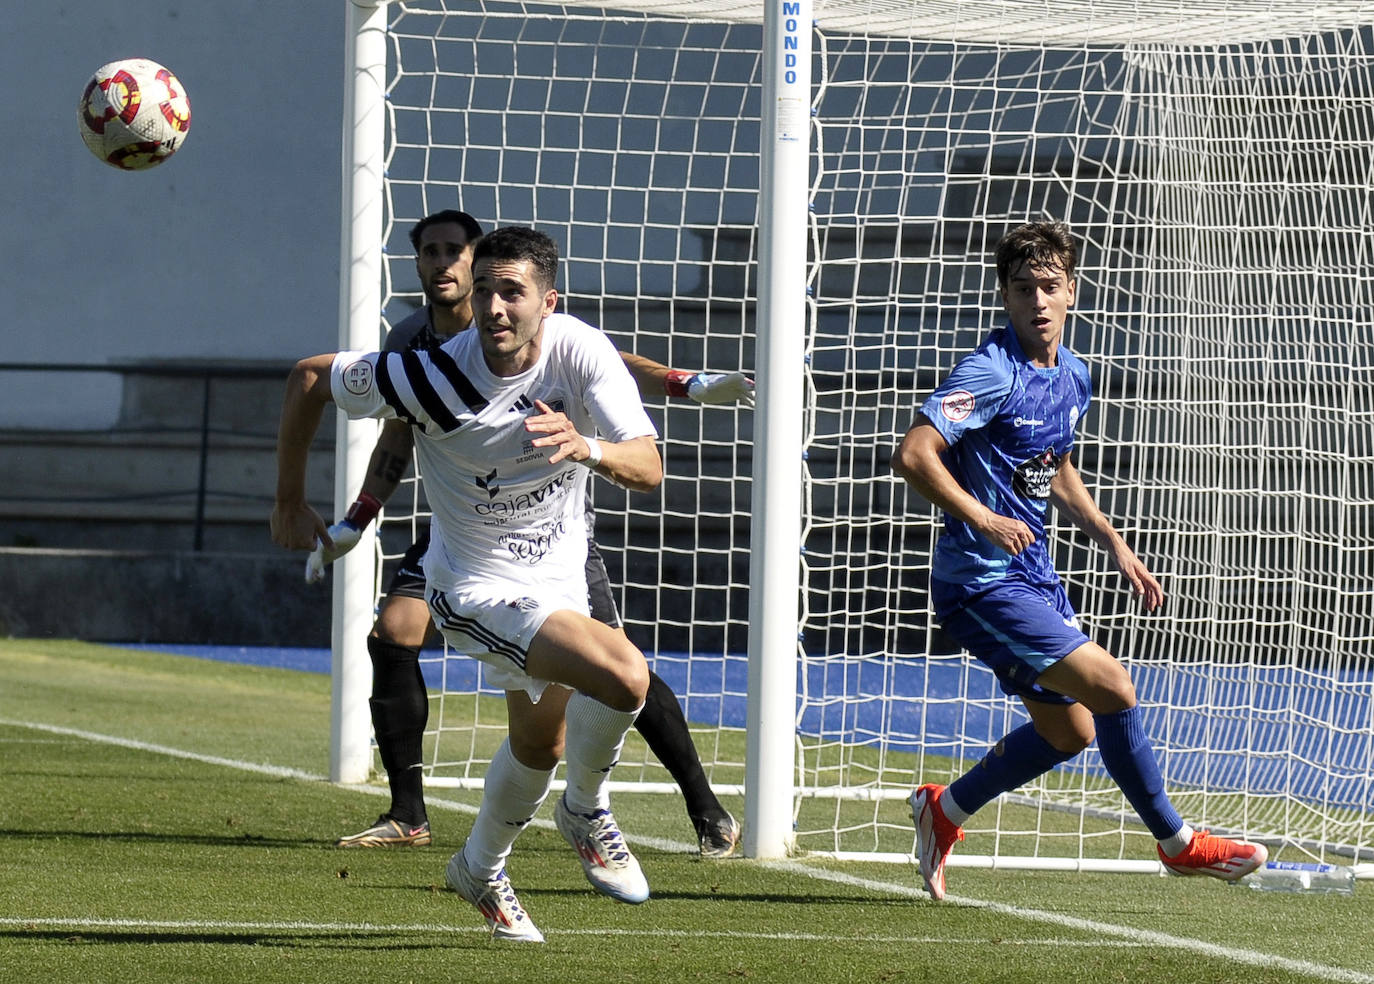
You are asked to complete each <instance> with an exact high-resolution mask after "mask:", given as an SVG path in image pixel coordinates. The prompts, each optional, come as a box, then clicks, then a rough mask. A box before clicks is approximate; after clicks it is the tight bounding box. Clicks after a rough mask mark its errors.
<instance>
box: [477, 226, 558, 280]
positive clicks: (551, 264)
mask: <svg viewBox="0 0 1374 984" xmlns="http://www.w3.org/2000/svg"><path fill="white" fill-rule="evenodd" d="M483 259H487V260H506V261H514V262H520V261H522V260H528V261H529V264H530V265H531V266H532V267H534V274H535V280H536V282H537V283H538V285H539V288H540V290H551V289H552V288H553V285H554V282H555V281H556V280H557V279H558V244H557V243H555V242H554V241H553V240H552V239H551V238H550V237H549V236H547V235H545V234H544V233H542V232H540V231H539V230H538V229H530V228H528V227H526V226H504V227H503V228H500V229H493V230H492V231H491V232H489V233H487V234H486V235H485V236H483V237H482V238H481V239H479V240H477V245H476V246H474V247H473V248H472V266H473V268H474V269H476V267H477V262H478V261H479V260H483Z"/></svg>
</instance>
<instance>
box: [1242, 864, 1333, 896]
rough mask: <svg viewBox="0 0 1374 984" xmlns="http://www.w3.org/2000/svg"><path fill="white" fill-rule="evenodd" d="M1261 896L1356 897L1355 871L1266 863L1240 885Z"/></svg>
mask: <svg viewBox="0 0 1374 984" xmlns="http://www.w3.org/2000/svg"><path fill="white" fill-rule="evenodd" d="M1239 884H1241V885H1249V886H1250V887H1251V888H1253V889H1257V890H1259V891H1261V892H1331V893H1335V894H1337V895H1354V894H1355V869H1354V868H1345V867H1342V866H1340V865H1337V864H1319V863H1316V862H1310V861H1269V862H1266V863H1265V865H1264V867H1263V868H1260V869H1258V870H1257V871H1254V872H1252V873H1250V874H1248V875H1246V876H1245V877H1244V878H1242V879H1241V880H1240V882H1239Z"/></svg>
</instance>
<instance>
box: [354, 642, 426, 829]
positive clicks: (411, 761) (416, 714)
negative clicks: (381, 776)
mask: <svg viewBox="0 0 1374 984" xmlns="http://www.w3.org/2000/svg"><path fill="white" fill-rule="evenodd" d="M367 651H368V653H369V654H370V655H371V656H372V699H371V700H369V701H368V706H369V707H371V709H372V730H373V733H374V734H375V735H376V736H377V750H378V751H379V752H380V753H381V757H382V767H383V768H385V769H386V778H387V784H388V785H389V786H390V787H391V809H390V810H388V811H387V813H388V815H389V816H391V817H394V818H395V819H397V820H399V821H401V822H402V823H409V824H421V823H424V822H425V821H426V820H427V819H428V816H427V815H426V813H425V794H424V770H423V769H422V768H421V766H422V764H423V762H424V736H425V724H426V723H428V721H429V695H428V693H427V692H426V691H425V679H424V677H423V676H422V675H421V674H420V647H419V646H399V645H397V644H395V643H392V642H384V641H382V640H381V639H378V638H376V637H373V636H369V637H368V640H367Z"/></svg>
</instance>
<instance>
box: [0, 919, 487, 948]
mask: <svg viewBox="0 0 1374 984" xmlns="http://www.w3.org/2000/svg"><path fill="white" fill-rule="evenodd" d="M436 934H438V935H441V937H442V938H441V940H436V941H434V942H421V941H420V940H417V939H415V937H420V936H434V935H436ZM0 940H3V941H6V942H20V941H29V942H36V943H60V944H66V945H70V946H90V945H94V946H130V945H136V946H147V945H148V944H150V943H152V944H162V945H169V944H170V945H178V944H179V945H191V946H205V945H217V946H249V947H262V946H267V947H278V948H283V949H303V948H315V947H321V946H327V947H333V948H337V949H343V950H374V951H379V952H397V951H405V950H414V951H425V950H435V949H441V948H442V949H452V948H454V947H458V948H470V947H486V946H489V945H490V940H489V937H488V932H487V930H486V929H485V928H484V927H482V926H480V925H479V926H474V927H471V928H469V927H455V928H454V929H452V930H424V931H422V930H395V929H387V930H376V931H368V930H353V931H349V930H300V931H286V930H281V929H271V930H259V929H247V928H246V929H243V930H240V931H237V932H234V931H230V930H227V929H220V930H205V929H194V930H192V929H186V930H176V929H167V928H165V927H148V928H146V929H140V928H138V927H128V928H122V929H113V928H111V929H102V928H84V927H83V928H74V927H53V928H44V929H38V928H34V929H27V928H25V927H22V926H17V927H13V928H5V929H0Z"/></svg>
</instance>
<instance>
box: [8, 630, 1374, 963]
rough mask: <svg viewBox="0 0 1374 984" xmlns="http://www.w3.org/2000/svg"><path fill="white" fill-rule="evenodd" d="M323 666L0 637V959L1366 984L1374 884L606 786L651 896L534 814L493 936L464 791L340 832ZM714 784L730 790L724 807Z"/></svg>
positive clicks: (362, 808) (349, 816) (358, 812)
mask: <svg viewBox="0 0 1374 984" xmlns="http://www.w3.org/2000/svg"><path fill="white" fill-rule="evenodd" d="M328 716H329V681H328V680H327V679H326V678H324V677H322V676H318V675H312V674H304V673H296V672H292V671H287V670H275V669H264V668H259V667H252V666H239V665H232V664H224V663H215V662H209V661H204V660H197V659H192V658H188V657H180V656H168V655H163V654H152V653H147V652H139V651H132V650H123V649H117V648H111V647H103V646H95V645H88V644H83V643H77V642H63V641H41V642H40V641H30V640H14V639H11V640H0V762H3V766H0V769H2V770H3V775H2V777H0V778H2V779H3V790H4V792H3V798H2V799H0V804H2V806H0V812H2V815H3V820H2V821H0V982H3V984H8V982H11V981H12V982H19V981H26V982H28V981H79V982H87V984H99V982H111V984H114V982H119V984H125V982H139V984H161V982H168V984H170V982H177V984H185V982H218V981H245V982H248V981H251V982H255V984H268V982H292V984H313V982H320V984H324V982H329V984H338V982H341V981H344V982H365V981H386V982H407V981H416V982H437V981H464V982H481V981H503V982H523V981H558V982H560V984H562V982H583V981H585V982H588V984H614V982H655V984H658V982H664V984H672V982H679V981H727V982H728V981H741V982H786V984H809V982H818V984H829V982H851V981H852V982H873V984H893V982H926V981H929V982H940V984H981V982H997V981H1017V982H1027V981H1029V982H1034V984H1057V982H1071V981H1073V982H1077V981H1084V982H1087V981H1092V982H1102V981H1129V982H1140V981H1160V982H1190V981H1197V982H1208V984H1216V982H1231V981H1234V982H1246V984H1249V982H1296V981H1352V982H1369V984H1374V942H1371V938H1372V937H1374V934H1371V932H1370V927H1371V926H1374V886H1371V885H1370V884H1368V883H1361V884H1360V885H1359V886H1358V887H1357V889H1356V894H1355V896H1354V897H1353V898H1350V897H1340V896H1300V895H1279V894H1270V893H1261V892H1251V891H1246V890H1242V889H1234V888H1229V887H1227V886H1224V885H1222V884H1220V883H1217V882H1212V881H1210V880H1206V879H1176V878H1167V879H1166V878H1158V877H1154V876H1144V875H1087V874H1060V873H1044V872H997V871H985V870H975V869H951V872H950V876H949V882H950V893H951V900H948V901H946V902H945V903H942V904H937V903H933V902H931V901H930V900H929V899H927V898H926V897H925V895H924V894H923V893H922V892H921V891H919V888H918V886H919V884H920V879H919V876H918V875H917V873H916V872H915V870H914V869H912V868H910V867H904V866H900V865H895V866H894V865H876V864H874V865H858V864H843V865H842V864H833V863H821V862H817V861H814V860H811V861H808V860H806V859H805V858H800V859H794V860H790V861H786V862H778V863H773V862H756V861H751V860H747V859H734V860H729V861H724V862H703V861H701V860H699V859H698V858H696V857H695V856H694V855H693V854H692V853H691V846H692V845H691V843H690V841H691V830H690V827H689V825H688V823H687V820H686V817H685V815H684V814H683V812H682V809H681V801H680V800H679V799H677V798H676V797H670V796H627V795H621V796H618V797H617V799H616V802H615V806H616V813H617V816H618V817H619V818H620V820H621V824H622V826H623V828H624V829H625V830H626V832H627V834H628V836H629V838H630V841H631V844H632V845H634V846H635V847H636V851H637V853H638V855H639V857H640V860H641V861H642V863H643V865H644V869H645V872H646V874H647V876H648V878H649V882H650V885H651V886H652V889H653V898H652V899H650V901H649V902H648V903H646V904H644V905H642V906H624V905H619V904H617V903H615V902H612V901H610V900H609V899H605V898H602V897H600V896H598V895H595V894H594V893H593V892H592V891H591V889H590V888H589V887H588V886H587V884H586V882H585V880H584V879H583V877H582V873H581V869H580V867H579V866H578V864H577V861H576V859H575V857H574V856H573V854H572V852H571V851H570V850H569V849H568V848H567V846H566V845H564V844H563V842H562V840H561V839H560V838H559V836H558V835H557V833H556V832H554V831H553V829H552V826H551V824H550V823H549V805H547V804H546V806H545V808H544V811H543V812H542V814H541V816H540V818H539V819H538V820H537V821H536V823H535V825H532V826H531V828H530V829H528V830H527V831H526V832H525V833H524V835H522V836H521V838H520V840H519V842H518V843H517V844H516V849H515V854H514V856H513V857H512V860H511V863H510V873H511V877H512V880H513V881H514V883H515V886H516V888H517V889H518V890H519V892H520V895H521V898H522V900H523V901H524V903H525V905H526V907H527V908H528V909H529V911H530V914H531V916H532V918H533V919H534V920H535V922H536V923H537V924H538V925H539V927H540V928H541V929H542V930H543V931H544V933H545V934H546V936H547V937H548V942H547V943H546V944H544V945H543V946H531V945H519V944H501V943H494V942H492V941H491V940H489V939H488V938H487V936H486V934H485V931H484V928H483V925H482V921H481V919H480V917H479V916H478V915H477V913H476V912H475V911H474V910H472V909H471V907H469V906H468V905H467V904H466V903H464V902H462V901H461V900H460V899H458V898H457V896H455V895H453V894H452V893H450V892H447V891H445V890H444V889H443V887H442V885H443V867H444V862H445V861H446V860H447V858H448V856H449V854H451V853H452V852H453V851H454V850H456V849H457V847H458V846H459V845H460V844H461V842H462V839H463V836H464V835H465V833H466V831H467V828H468V825H469V824H470V822H471V815H472V808H473V806H474V804H475V796H474V795H473V794H470V793H457V792H453V791H451V790H439V791H437V793H436V794H435V795H434V796H432V797H431V806H432V809H431V820H432V821H433V825H434V830H435V843H434V844H433V845H432V846H430V847H426V848H412V849H404V850H395V851H340V850H337V849H335V848H334V847H333V846H332V840H333V838H334V837H336V836H338V835H339V834H340V833H343V832H348V831H351V830H353V829H355V828H358V827H359V826H361V825H362V824H363V823H364V822H366V821H370V820H371V819H372V818H373V817H375V816H376V814H377V813H378V812H380V811H381V809H383V808H384V807H385V798H384V796H383V795H381V793H380V791H379V790H378V789H376V788H375V787H371V788H369V789H357V788H351V787H340V786H335V785H332V784H330V783H328V782H327V781H325V779H324V778H323V777H324V775H325V774H326V772H327V759H328V750H327V740H328V733H329V731H328ZM730 805H731V806H732V807H738V806H739V804H737V803H732V804H730Z"/></svg>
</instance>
